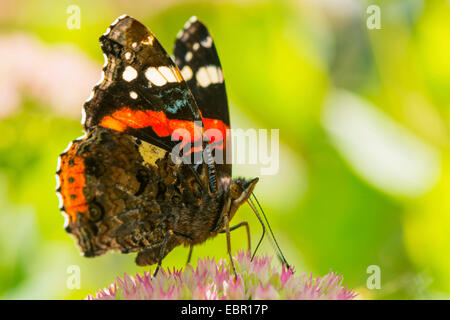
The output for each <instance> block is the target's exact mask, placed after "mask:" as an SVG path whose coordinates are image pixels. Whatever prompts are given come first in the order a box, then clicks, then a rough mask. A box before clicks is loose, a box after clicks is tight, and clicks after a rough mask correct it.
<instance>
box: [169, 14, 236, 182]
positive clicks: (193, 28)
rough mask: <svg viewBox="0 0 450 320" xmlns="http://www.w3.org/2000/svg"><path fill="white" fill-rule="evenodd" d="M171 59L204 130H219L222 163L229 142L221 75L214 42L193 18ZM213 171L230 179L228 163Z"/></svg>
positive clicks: (223, 86) (227, 113)
mask: <svg viewBox="0 0 450 320" xmlns="http://www.w3.org/2000/svg"><path fill="white" fill-rule="evenodd" d="M174 57H175V62H176V64H177V65H178V67H179V69H180V70H181V74H182V76H183V78H184V80H185V81H186V82H187V84H188V86H189V88H190V90H191V92H192V94H193V95H194V98H195V100H196V102H197V105H198V108H199V109H200V112H201V116H202V118H203V125H204V127H205V130H208V129H218V130H220V131H221V133H222V136H223V141H221V142H219V141H218V144H216V148H221V146H223V149H222V151H223V161H224V163H225V161H226V159H227V158H228V159H230V158H231V153H230V152H231V148H230V147H231V141H230V139H229V138H228V139H227V129H229V128H230V116H229V111H228V100H227V94H226V90H225V83H224V79H223V72H222V67H221V65H220V61H219V57H218V55H217V51H216V47H215V45H214V41H213V40H212V37H211V35H210V33H209V32H208V29H207V28H206V27H205V25H203V23H201V22H200V21H198V20H197V18H196V17H192V18H191V19H190V20H189V21H188V22H186V24H185V26H184V29H183V30H181V31H180V33H179V34H178V35H177V39H176V41H175V49H174ZM227 146H228V150H227V148H226V147H227ZM226 152H228V153H229V154H228V156H227V155H226ZM227 163H228V162H227ZM216 168H217V172H218V175H219V176H222V175H227V176H231V165H230V164H216Z"/></svg>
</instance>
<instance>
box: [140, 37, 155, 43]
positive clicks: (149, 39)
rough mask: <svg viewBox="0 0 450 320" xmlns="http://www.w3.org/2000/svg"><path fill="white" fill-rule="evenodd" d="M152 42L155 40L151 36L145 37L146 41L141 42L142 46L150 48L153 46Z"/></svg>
mask: <svg viewBox="0 0 450 320" xmlns="http://www.w3.org/2000/svg"><path fill="white" fill-rule="evenodd" d="M153 40H155V38H153V36H152V35H149V36H148V37H147V39H145V40H142V44H145V45H147V46H148V45H150V46H152V45H153Z"/></svg>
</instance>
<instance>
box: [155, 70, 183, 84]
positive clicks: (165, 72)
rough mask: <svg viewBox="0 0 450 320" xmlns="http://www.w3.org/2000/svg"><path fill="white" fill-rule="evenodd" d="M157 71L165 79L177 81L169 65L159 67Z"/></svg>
mask: <svg viewBox="0 0 450 320" xmlns="http://www.w3.org/2000/svg"><path fill="white" fill-rule="evenodd" d="M158 71H159V72H160V73H161V74H162V75H163V77H164V78H166V80H167V81H168V82H178V81H177V77H176V76H175V74H174V71H173V70H172V69H171V68H169V67H164V66H162V67H159V68H158Z"/></svg>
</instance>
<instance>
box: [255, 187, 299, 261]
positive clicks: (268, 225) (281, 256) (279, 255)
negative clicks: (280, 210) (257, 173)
mask: <svg viewBox="0 0 450 320" xmlns="http://www.w3.org/2000/svg"><path fill="white" fill-rule="evenodd" d="M252 196H253V198H254V199H255V201H256V203H257V204H258V207H259V209H260V210H261V212H262V215H263V217H264V220H266V223H267V227H268V228H269V232H270V235H271V238H270V240H271V242H272V245H273V246H274V249H275V251H276V252H277V256H278V258H279V259H280V261H281V263H282V264H284V265H285V266H286V267H287V268H288V269H290V268H291V267H290V265H289V263H288V262H287V260H286V258H285V257H284V255H283V252H282V251H281V249H280V246H279V245H278V242H277V239H276V238H275V235H274V234H273V231H272V228H271V227H270V224H269V220H267V217H266V214H265V213H264V210H263V209H262V207H261V205H260V204H259V201H258V199H257V198H256V196H255V194H254V193H252Z"/></svg>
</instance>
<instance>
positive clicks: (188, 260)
mask: <svg viewBox="0 0 450 320" xmlns="http://www.w3.org/2000/svg"><path fill="white" fill-rule="evenodd" d="M192 250H194V246H193V245H190V246H189V254H188V258H187V261H186V265H188V264H189V263H190V262H191V257H192Z"/></svg>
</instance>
